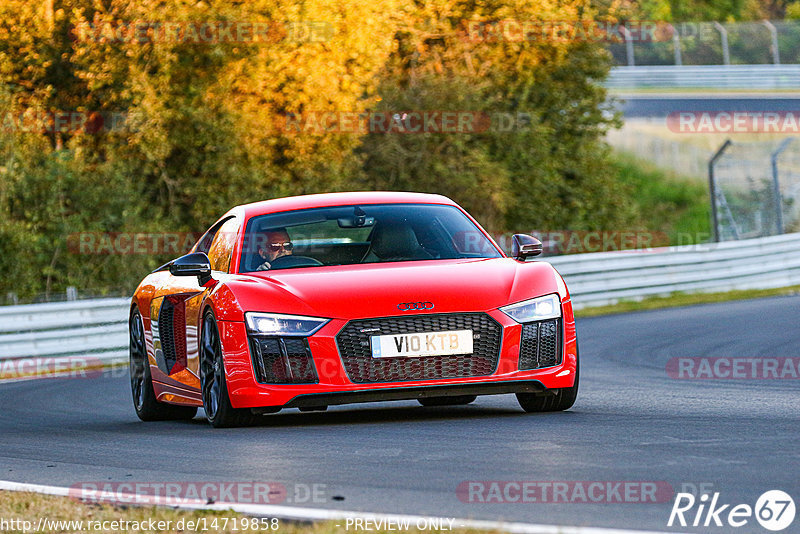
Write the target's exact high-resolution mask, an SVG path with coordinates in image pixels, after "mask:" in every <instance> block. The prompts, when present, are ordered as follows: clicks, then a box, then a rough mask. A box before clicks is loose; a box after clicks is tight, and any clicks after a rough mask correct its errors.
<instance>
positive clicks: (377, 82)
mask: <svg viewBox="0 0 800 534" xmlns="http://www.w3.org/2000/svg"><path fill="white" fill-rule="evenodd" d="M595 15H596V14H595V13H594V12H593V11H592V10H591V9H590V7H589V2H587V1H584V0H580V1H579V0H559V1H556V0H536V1H534V2H531V1H516V0H508V1H504V2H500V1H489V2H480V3H475V2H466V1H457V2H444V1H441V0H431V1H424V0H417V1H407V0H376V1H373V2H363V1H362V0H320V1H315V2H298V1H296V0H252V1H249V2H241V1H234V0H218V1H208V2H199V1H189V0H143V1H141V2H124V1H122V0H108V1H103V2H100V1H98V0H47V1H45V2H43V3H38V4H37V3H32V2H29V1H27V0H6V1H4V2H2V3H0V100H1V104H2V109H3V110H4V111H3V113H4V115H3V120H4V126H3V128H2V129H0V267H2V269H3V271H4V273H6V274H8V275H9V276H5V277H4V278H3V279H2V281H0V295H3V294H5V292H8V291H16V292H18V293H20V294H35V293H40V292H52V291H61V290H62V289H63V288H64V287H65V286H68V285H76V286H79V287H81V288H89V289H91V290H97V291H113V292H130V291H132V289H133V285H134V284H135V283H136V281H137V280H138V278H140V277H141V275H142V274H144V273H145V272H146V271H147V269H149V268H152V267H155V266H156V265H158V262H163V261H165V260H168V259H169V257H164V256H158V255H115V254H81V253H80V252H79V251H77V252H76V251H75V249H74V246H71V242H70V239H74V236H75V235H78V234H80V233H81V232H147V233H157V232H164V231H173V232H181V231H202V230H203V229H204V228H205V227H207V226H208V225H209V224H210V223H211V222H213V220H215V219H216V218H217V217H218V216H219V215H221V214H222V213H223V212H224V211H225V210H226V209H227V208H228V207H230V206H231V205H234V204H240V203H244V202H250V201H255V200H261V199H264V198H271V197H277V196H285V195H291V194H305V193H315V192H322V191H337V190H353V189H356V190H360V189H403V190H418V191H431V192H438V193H442V194H446V195H448V196H451V197H452V198H454V199H455V200H456V201H458V202H460V203H461V204H462V205H464V206H465V207H466V208H467V209H469V210H470V211H471V212H473V213H474V214H475V215H476V216H477V217H478V219H479V220H480V221H481V222H483V223H484V224H485V225H486V226H487V227H489V228H491V229H492V230H497V231H503V230H529V229H532V228H535V227H539V228H593V227H609V225H620V224H624V223H625V222H626V221H630V220H632V217H633V214H632V211H631V208H630V206H629V205H628V204H626V201H625V198H626V197H625V191H624V190H622V189H621V188H620V186H618V185H617V182H616V181H615V179H614V176H612V175H610V173H609V171H608V166H607V165H606V161H607V148H606V147H605V145H604V144H603V142H602V140H601V138H602V135H603V132H604V131H605V130H606V129H607V128H608V127H610V126H611V125H613V118H612V117H611V116H610V115H609V114H608V113H606V112H604V110H603V103H604V102H605V98H606V95H605V92H604V90H603V89H602V86H601V82H602V80H603V78H604V76H605V75H606V73H607V71H608V68H609V59H608V55H607V53H606V52H605V51H604V50H603V48H602V46H601V45H600V44H598V43H591V42H583V41H580V40H576V41H568V42H563V41H560V40H558V39H549V38H547V37H546V36H539V37H537V38H534V39H521V40H520V39H505V38H500V39H498V38H486V36H485V35H484V36H482V34H481V31H482V30H481V28H486V27H488V26H486V25H487V24H489V23H492V22H493V21H500V20H517V21H528V22H536V23H542V22H546V21H577V20H585V19H587V18H588V19H591V18H592V17H594V16H595ZM226 24H227V25H228V26H226V27H230V26H232V27H235V28H244V26H246V25H248V26H247V27H248V28H249V31H250V32H251V33H250V34H249V35H250V37H247V36H245V37H244V38H239V37H234V38H231V39H228V38H222V37H221V34H220V35H217V37H216V38H212V39H204V38H203V37H202V36H203V34H202V32H201V33H200V34H199V35H200V37H198V36H197V35H194V34H192V32H196V30H197V28H201V29H202V28H205V27H207V26H208V25H211V26H213V27H216V28H219V27H221V26H220V25H223V26H224V25H226ZM170 28H172V29H173V30H175V32H174V33H169V32H171V31H173V30H170ZM476 28H478V30H477V32H478V33H475V31H476V30H475V29H476ZM256 30H258V31H261V32H262V33H261V34H260V35H261V36H262V37H263V38H262V39H255V38H252V36H253V35H255V33H256ZM137 32H139V33H137ZM233 35H234V36H236V34H235V33H234V34H233ZM404 110H405V111H408V110H420V111H424V110H428V111H434V112H435V111H447V110H449V111H456V112H474V113H476V114H484V115H486V116H488V117H490V119H489V120H490V121H491V120H494V121H497V120H498V117H504V118H505V119H503V120H506V119H508V118H512V119H513V121H512V123H513V127H512V128H508V127H506V126H507V124H506V123H504V124H506V126H503V127H498V126H497V124H496V123H491V124H492V125H491V127H489V128H486V129H482V130H481V131H478V132H447V133H442V132H439V133H436V132H425V133H420V134H416V135H407V134H399V133H393V132H376V131H370V130H369V129H367V130H366V131H350V130H347V129H346V128H342V127H340V126H339V125H335V124H334V125H333V127H332V128H330V129H329V130H326V131H322V132H319V131H313V132H312V131H304V130H301V131H291V130H289V129H287V128H286V127H285V125H286V121H287V117H289V118H291V117H304V116H313V115H314V114H319V113H325V112H348V113H354V114H357V115H358V114H370V113H383V114H386V115H387V116H391V115H394V114H396V112H398V111H404ZM59 112H68V113H75V114H76V116H77V117H78V123H77V124H71V125H70V124H68V125H67V126H66V127H56V126H54V125H53V124H52V120H51V121H50V122H51V124H50V125H49V126H48V125H44V126H41V125H40V126H38V127H32V128H31V127H27V126H26V124H27V123H25V122H24V121H22V119H21V117H23V116H26V117H29V116H31V115H34V116H36V114H37V113H38V114H39V116H40V117H44V118H45V120H44V122H47V118H48V116H49V117H50V119H52V117H53V114H54V113H59ZM48 114H50V115H48ZM62 126H63V125H62Z"/></svg>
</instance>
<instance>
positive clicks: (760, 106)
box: [615, 93, 800, 119]
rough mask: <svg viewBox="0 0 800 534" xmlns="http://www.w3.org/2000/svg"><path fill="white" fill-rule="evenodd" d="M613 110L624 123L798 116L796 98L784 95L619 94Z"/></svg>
mask: <svg viewBox="0 0 800 534" xmlns="http://www.w3.org/2000/svg"><path fill="white" fill-rule="evenodd" d="M616 98H617V101H616V103H615V107H616V108H617V109H619V110H620V111H622V113H623V115H624V116H625V118H626V119H634V118H644V117H652V118H656V117H666V116H668V115H669V114H670V113H679V112H692V113H700V112H709V113H714V112H753V113H758V112H761V113H764V112H777V113H788V112H792V113H794V114H795V115H797V114H800V97H798V94H797V93H795V94H794V95H787V94H777V95H775V94H770V93H764V94H756V95H741V96H726V95H725V94H724V93H723V94H712V95H708V94H691V93H689V94H684V95H680V94H678V95H675V94H670V93H665V94H647V93H642V94H622V95H619V96H617V97H616Z"/></svg>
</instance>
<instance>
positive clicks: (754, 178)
mask: <svg viewBox="0 0 800 534" xmlns="http://www.w3.org/2000/svg"><path fill="white" fill-rule="evenodd" d="M709 183H710V187H711V188H712V199H713V200H712V214H713V215H712V216H713V218H714V221H713V223H714V228H715V233H716V236H717V239H718V240H720V241H728V240H733V239H746V238H752V237H763V236H769V235H777V234H783V233H788V232H798V231H800V140H798V139H796V138H793V137H790V138H786V139H784V140H781V141H764V142H747V143H743V142H731V141H726V143H725V144H723V146H722V147H720V150H719V151H718V153H717V155H716V156H715V158H713V159H712V160H711V162H710V163H709Z"/></svg>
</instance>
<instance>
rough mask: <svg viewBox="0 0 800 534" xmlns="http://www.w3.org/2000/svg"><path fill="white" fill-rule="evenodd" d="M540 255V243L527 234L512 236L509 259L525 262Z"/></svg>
mask: <svg viewBox="0 0 800 534" xmlns="http://www.w3.org/2000/svg"><path fill="white" fill-rule="evenodd" d="M541 253H542V242H541V241H539V240H538V239H536V238H535V237H533V236H532V235H528V234H514V237H512V238H511V257H512V258H514V259H515V260H519V261H525V260H526V259H527V258H532V257H534V256H538V255H539V254H541Z"/></svg>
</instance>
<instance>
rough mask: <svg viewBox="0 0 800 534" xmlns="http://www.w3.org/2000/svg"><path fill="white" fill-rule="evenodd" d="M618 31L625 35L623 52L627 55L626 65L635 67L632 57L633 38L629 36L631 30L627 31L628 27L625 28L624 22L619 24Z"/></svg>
mask: <svg viewBox="0 0 800 534" xmlns="http://www.w3.org/2000/svg"><path fill="white" fill-rule="evenodd" d="M619 32H620V33H621V34H622V35H624V36H625V52H626V53H627V56H628V66H629V67H635V66H636V62H635V61H634V58H633V39H632V38H631V32H629V31H628V28H626V27H625V25H624V24H622V25H620V27H619Z"/></svg>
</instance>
